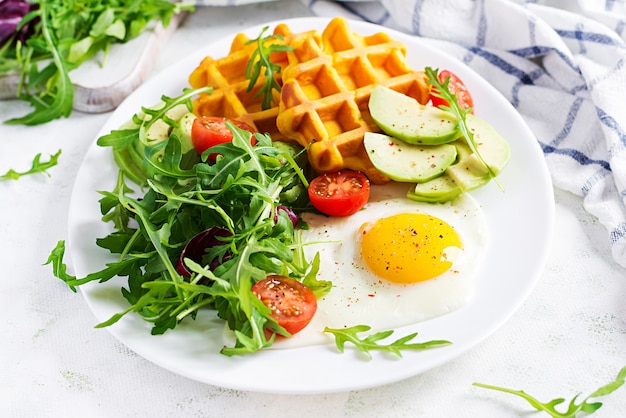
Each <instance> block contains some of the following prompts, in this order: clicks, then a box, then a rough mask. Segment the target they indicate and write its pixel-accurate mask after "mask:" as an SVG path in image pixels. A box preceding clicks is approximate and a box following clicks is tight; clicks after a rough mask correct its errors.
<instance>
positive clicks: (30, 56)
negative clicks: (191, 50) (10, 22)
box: [0, 0, 194, 125]
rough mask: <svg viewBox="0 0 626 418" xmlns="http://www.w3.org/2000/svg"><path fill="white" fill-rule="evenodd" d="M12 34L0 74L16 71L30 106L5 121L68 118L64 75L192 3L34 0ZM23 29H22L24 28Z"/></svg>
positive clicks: (69, 93)
mask: <svg viewBox="0 0 626 418" xmlns="http://www.w3.org/2000/svg"><path fill="white" fill-rule="evenodd" d="M33 3H35V5H33V6H34V7H31V11H30V12H29V13H28V14H27V15H26V16H24V18H23V19H22V21H21V22H20V24H19V26H18V27H17V29H16V35H17V34H28V35H29V37H28V38H27V39H23V36H13V37H12V38H11V41H10V42H7V43H6V44H5V45H4V46H2V48H0V73H3V74H8V73H16V74H19V78H20V81H19V85H18V97H19V98H20V99H22V100H24V101H26V102H28V103H29V104H30V105H31V106H32V108H33V110H32V111H31V112H30V113H28V114H27V115H25V116H23V117H19V118H14V119H10V120H7V121H5V123H7V124H24V125H37V124H43V123H46V122H49V121H51V120H54V119H58V118H61V117H68V116H69V115H70V113H71V111H72V105H73V101H74V86H73V85H72V82H71V79H70V77H69V74H70V72H71V71H72V70H74V69H76V68H78V67H79V66H80V65H82V64H83V63H84V62H85V61H87V60H88V59H91V58H93V57H94V56H96V55H97V54H99V53H102V65H104V64H105V61H106V57H107V55H108V51H109V49H110V47H111V45H112V44H115V43H125V42H128V41H129V40H131V39H133V38H135V37H137V36H138V35H139V34H140V33H142V32H143V31H144V30H146V29H148V27H149V26H148V25H149V23H150V22H152V21H160V22H162V23H163V25H164V26H167V25H168V24H169V22H170V20H171V18H172V16H173V15H175V14H179V13H181V12H183V11H191V10H193V9H194V6H193V5H191V4H182V3H179V2H170V1H167V0H143V1H134V0H68V1H51V0H39V1H34V2H33ZM26 28H28V30H26Z"/></svg>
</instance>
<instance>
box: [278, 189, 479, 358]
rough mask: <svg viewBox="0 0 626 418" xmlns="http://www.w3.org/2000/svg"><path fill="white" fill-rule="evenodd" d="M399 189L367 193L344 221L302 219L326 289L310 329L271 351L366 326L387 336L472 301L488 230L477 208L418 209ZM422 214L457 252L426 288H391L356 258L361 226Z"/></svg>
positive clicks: (457, 203)
mask: <svg viewBox="0 0 626 418" xmlns="http://www.w3.org/2000/svg"><path fill="white" fill-rule="evenodd" d="M406 192H407V185H406V184H396V183H394V184H387V185H385V186H373V187H372V193H371V196H370V200H369V202H368V203H367V204H366V206H365V207H364V208H363V209H362V210H361V211H359V212H357V213H355V214H354V215H351V216H348V217H326V216H321V215H317V214H312V213H308V214H304V215H303V220H305V221H306V222H307V223H308V224H309V227H310V228H309V229H308V230H305V231H303V241H304V242H305V243H311V244H310V245H307V246H306V248H305V253H306V256H307V258H308V259H312V258H313V256H314V255H315V253H316V252H319V254H320V261H321V262H320V271H319V273H318V278H319V279H321V280H330V281H332V283H333V288H332V290H331V291H330V292H329V294H327V295H326V296H324V297H323V298H321V299H319V300H318V308H317V312H316V314H315V317H314V318H313V320H312V321H311V323H310V324H309V325H308V326H307V327H306V328H305V329H304V330H302V331H300V332H299V333H297V334H296V335H294V336H293V337H291V338H288V339H282V340H280V341H277V342H276V343H275V344H274V346H273V348H289V347H300V346H308V345H317V344H325V343H328V342H332V341H333V340H332V338H333V337H332V336H330V335H328V334H325V333H324V332H323V330H324V328H325V327H330V328H342V327H350V326H354V325H361V324H363V325H369V326H371V327H372V331H380V330H387V329H394V328H397V327H401V326H405V325H409V324H414V323H418V322H422V321H426V320H428V319H431V318H435V317H437V316H440V315H444V314H446V313H449V312H452V311H454V310H456V309H458V308H460V307H462V306H463V305H464V304H466V303H467V302H468V301H469V300H470V299H471V297H472V295H473V291H474V283H475V273H476V270H477V268H478V266H479V265H480V264H481V262H482V260H483V258H484V254H485V249H486V246H487V238H488V226H487V222H486V219H485V217H484V214H483V212H482V210H481V208H480V205H479V204H478V203H477V202H476V201H475V200H474V199H473V198H472V197H471V196H469V195H467V194H463V195H461V196H460V197H459V198H457V199H455V200H454V201H452V202H448V203H444V204H430V203H421V202H415V201H412V200H409V199H407V198H406ZM412 212H424V213H427V214H430V215H433V216H435V217H437V218H439V219H442V220H444V221H445V222H447V223H448V224H450V225H451V226H452V227H453V228H454V229H455V230H456V232H457V233H458V234H459V236H460V238H461V241H462V243H463V247H464V248H463V252H462V253H461V254H460V255H459V256H458V257H456V259H455V260H454V264H453V266H452V268H451V269H450V270H448V271H447V272H445V273H443V274H442V275H440V276H438V277H436V278H435V279H431V280H428V281H425V282H420V283H415V284H396V283H391V282H388V281H386V280H384V279H381V278H379V277H377V276H376V275H374V274H373V273H372V272H370V271H369V270H368V268H367V267H366V265H365V262H364V261H363V260H362V258H361V255H360V243H359V237H360V234H359V228H360V226H361V225H362V224H364V223H366V222H375V221H376V220H378V219H381V218H384V217H388V216H391V215H395V214H399V213H412Z"/></svg>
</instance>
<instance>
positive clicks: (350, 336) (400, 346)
mask: <svg viewBox="0 0 626 418" xmlns="http://www.w3.org/2000/svg"><path fill="white" fill-rule="evenodd" d="M370 329H371V327H370V326H368V325H355V326H352V327H348V328H328V327H326V328H324V332H328V333H330V334H333V335H334V337H335V344H336V346H337V349H338V350H339V352H341V353H343V352H344V350H345V344H346V343H347V342H350V343H352V344H354V346H355V347H356V348H357V349H358V350H359V352H360V353H362V354H364V355H365V357H366V358H367V359H368V360H369V359H371V358H372V355H371V353H370V351H372V350H378V351H385V352H388V353H392V354H395V355H397V356H398V357H402V351H403V350H428V349H431V348H437V347H443V346H446V345H449V344H452V343H451V342H450V341H446V340H432V341H426V342H422V343H411V342H410V341H411V340H413V339H414V338H415V337H416V336H417V332H415V333H412V334H409V335H406V336H404V337H402V338H399V339H397V340H395V341H393V342H391V343H389V344H383V343H381V341H382V340H383V339H385V338H387V337H389V336H391V335H392V334H393V332H394V331H392V330H388V331H380V332H376V333H374V334H370V335H368V336H365V337H360V336H359V335H358V334H359V333H363V332H367V331H369V330H370Z"/></svg>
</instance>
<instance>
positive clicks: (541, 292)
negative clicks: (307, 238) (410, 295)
mask: <svg viewBox="0 0 626 418" xmlns="http://www.w3.org/2000/svg"><path fill="white" fill-rule="evenodd" d="M308 15H310V12H309V11H308V9H306V8H305V7H304V6H303V5H302V4H301V3H299V2H278V3H265V4H260V5H250V6H241V7H237V8H235V7H227V8H201V9H199V10H198V11H197V12H196V13H194V14H193V15H191V16H190V17H189V18H188V19H187V20H186V21H185V22H184V24H183V25H182V27H181V28H179V30H178V31H177V32H176V33H175V34H174V35H173V37H172V38H171V39H170V41H169V42H168V43H167V44H166V46H165V47H164V49H163V51H162V53H161V54H160V56H159V58H158V60H157V64H156V67H155V68H154V70H153V74H154V73H156V72H158V71H159V70H160V69H163V68H165V67H167V66H168V65H169V64H171V63H173V62H176V60H177V59H180V58H182V57H185V56H186V55H188V54H190V53H192V52H194V51H195V50H196V49H197V48H198V47H200V46H202V45H204V44H205V43H206V42H210V41H211V40H212V39H216V38H217V37H221V36H223V35H227V34H229V33H235V32H237V31H239V30H241V29H243V28H246V27H249V26H252V25H256V24H260V23H263V22H265V21H271V20H276V19H280V18H289V17H298V16H308ZM27 111H28V107H27V106H26V105H25V104H23V103H21V102H17V101H0V115H1V118H2V120H5V119H7V118H9V117H17V116H21V115H23V114H25V113H26V112H27ZM109 115H110V114H96V115H88V114H81V113H78V112H74V113H73V114H72V116H71V117H70V118H68V119H63V120H57V121H54V122H51V123H48V124H46V125H43V126H38V127H23V126H8V125H0V173H4V172H6V171H7V170H8V169H9V168H14V169H27V168H28V167H29V166H30V163H31V161H32V158H33V157H34V155H35V154H36V153H39V152H41V153H42V154H43V156H44V158H45V157H47V156H48V155H51V154H54V153H55V152H56V151H57V150H59V149H61V150H62V155H61V158H60V162H59V165H58V166H57V167H54V168H53V169H51V170H50V176H49V177H48V176H46V175H40V174H37V175H32V176H27V177H24V178H22V179H20V180H18V181H3V182H0V238H1V243H2V244H1V245H2V249H1V251H0V269H1V270H0V271H1V273H0V286H1V287H0V312H1V313H2V314H1V315H2V317H1V318H0V416H2V417H130V416H140V417H143V416H150V417H222V418H225V417H281V416H284V417H291V416H299V417H319V416H324V417H326V418H331V417H344V416H358V417H383V416H385V417H477V416H480V417H516V416H542V415H541V414H537V415H529V412H530V411H531V410H532V409H531V408H530V406H528V404H526V403H525V401H523V400H521V399H519V398H516V397H513V396H512V395H505V394H501V393H498V392H492V391H487V390H485V389H480V388H477V387H474V386H472V382H475V381H478V382H483V383H489V384H494V385H500V386H506V387H509V388H513V389H523V390H525V391H526V392H528V393H530V394H532V395H535V396H537V397H538V398H539V399H541V400H542V401H548V400H550V399H553V398H556V397H565V398H567V399H568V400H569V399H570V398H571V397H572V396H574V395H576V394H577V393H582V394H583V395H587V394H589V393H590V392H591V391H593V390H595V389H596V388H598V387H600V386H601V385H603V384H605V383H608V382H609V381H612V380H613V379H614V378H615V376H616V374H617V372H618V371H619V370H620V369H621V368H622V367H623V366H625V365H626V280H625V278H626V277H625V276H626V272H625V271H624V269H623V268H621V267H620V266H618V265H617V264H616V263H615V262H614V261H613V260H612V259H611V256H610V250H609V244H608V238H607V234H606V231H605V229H604V228H603V227H602V226H601V225H600V224H598V223H597V221H596V220H595V219H594V218H593V217H592V216H590V215H589V214H587V213H586V212H585V211H584V209H583V208H582V203H581V199H580V198H578V197H576V196H574V195H571V194H569V193H567V192H564V191H560V190H555V202H556V223H555V230H554V241H553V245H552V250H551V253H550V255H549V258H548V262H547V265H546V267H545V269H544V271H543V273H542V275H541V278H540V281H539V282H538V285H537V286H536V288H535V289H534V291H533V292H532V294H531V295H530V297H529V298H528V299H527V300H526V302H525V303H524V304H523V305H522V306H521V308H520V309H519V310H518V311H517V312H516V313H515V315H514V316H513V317H512V318H511V319H510V320H509V321H508V322H507V323H506V324H505V325H504V326H503V327H502V328H500V329H499V330H498V331H497V332H496V333H495V334H493V335H492V336H491V337H489V338H488V339H487V340H485V341H484V342H482V343H481V344H479V345H478V346H477V347H475V348H474V349H472V350H470V351H469V352H467V353H466V354H464V355H462V356H460V357H458V358H456V359H455V360H453V361H451V362H449V363H447V364H445V365H442V366H440V367H438V368H435V369H433V370H431V371H429V372H426V373H423V374H421V375H419V376H415V377H413V378H410V379H407V380H404V381H401V382H397V383H394V384H390V385H386V386H383V387H378V388H372V389H368V390H360V391H353V392H347V393H334V394H326V395H268V394H261V393H250V392H239V391H235V390H229V389H223V388H219V387H214V386H210V385H206V384H203V383H198V382H195V381H192V380H189V379H187V378H184V377H181V376H178V375H176V374H174V373H171V372H169V371H167V370H163V369H162V368H160V367H158V366H155V365H154V364H152V363H150V362H148V361H147V360H145V359H143V358H141V357H139V356H138V355H136V354H134V353H133V352H132V351H130V350H129V349H128V348H126V347H125V346H124V345H122V344H121V343H120V342H118V341H117V340H116V339H115V338H113V337H112V336H111V335H110V334H109V333H108V332H107V331H106V330H102V329H94V327H93V326H94V324H95V318H94V316H93V314H92V313H91V311H90V310H89V308H88V307H87V305H86V303H85V301H84V299H83V298H82V296H81V295H80V293H77V294H75V293H72V292H71V291H70V290H69V289H68V288H67V286H66V285H65V284H64V283H62V282H61V281H60V280H58V279H56V278H54V277H53V275H52V272H51V268H50V266H44V265H43V263H44V262H45V261H46V259H47V257H48V255H49V253H50V251H51V250H52V248H53V247H54V246H55V244H56V242H57V241H58V240H60V239H66V238H67V222H68V220H67V209H68V205H69V201H70V197H71V190H72V185H73V182H74V178H75V175H76V173H77V171H78V168H79V166H80V164H81V160H82V158H83V156H84V154H85V153H86V151H87V149H88V147H89V145H90V143H91V142H92V141H93V140H94V139H95V136H96V134H97V132H98V131H99V129H100V128H101V126H102V125H103V124H104V122H105V121H106V120H107V118H108V117H109ZM527 222H532V220H531V219H529V220H527ZM599 400H600V401H601V402H603V403H604V406H603V407H602V408H601V409H600V410H599V411H598V412H597V413H596V414H594V416H598V417H619V416H624V414H625V411H626V388H622V389H621V390H618V391H616V392H614V393H613V394H612V395H610V396H607V397H604V398H600V399H599ZM544 416H545V415H544Z"/></svg>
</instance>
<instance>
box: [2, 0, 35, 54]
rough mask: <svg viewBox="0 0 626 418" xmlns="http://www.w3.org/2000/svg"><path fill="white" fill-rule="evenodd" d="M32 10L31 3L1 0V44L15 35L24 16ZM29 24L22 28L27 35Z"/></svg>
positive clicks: (21, 31)
mask: <svg viewBox="0 0 626 418" xmlns="http://www.w3.org/2000/svg"><path fill="white" fill-rule="evenodd" d="M30 10H31V5H30V4H29V3H28V2H26V1H20V0H0V45H2V44H4V43H5V42H6V41H7V40H8V39H10V38H11V37H12V36H13V35H15V33H16V31H17V27H18V25H19V24H20V22H21V21H22V18H23V17H24V16H26V15H27V14H28V12H30ZM27 26H28V25H26V26H25V27H23V28H22V29H21V30H20V35H25V34H26V32H27V31H28V27H27Z"/></svg>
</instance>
